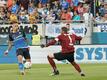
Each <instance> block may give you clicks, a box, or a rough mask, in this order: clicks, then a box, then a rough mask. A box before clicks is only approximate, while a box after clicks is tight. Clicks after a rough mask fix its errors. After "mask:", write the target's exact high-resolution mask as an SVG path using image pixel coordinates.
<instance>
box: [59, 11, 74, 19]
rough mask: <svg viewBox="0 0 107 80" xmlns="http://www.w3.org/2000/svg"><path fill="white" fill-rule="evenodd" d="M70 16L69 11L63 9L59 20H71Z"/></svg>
mask: <svg viewBox="0 0 107 80" xmlns="http://www.w3.org/2000/svg"><path fill="white" fill-rule="evenodd" d="M71 19H72V17H71V15H70V13H69V12H68V11H67V10H66V9H65V10H64V11H63V12H62V15H61V20H71Z"/></svg>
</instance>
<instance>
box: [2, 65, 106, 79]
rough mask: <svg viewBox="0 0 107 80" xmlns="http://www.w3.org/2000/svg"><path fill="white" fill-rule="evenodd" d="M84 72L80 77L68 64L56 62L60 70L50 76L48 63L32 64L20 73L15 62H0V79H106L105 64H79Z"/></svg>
mask: <svg viewBox="0 0 107 80" xmlns="http://www.w3.org/2000/svg"><path fill="white" fill-rule="evenodd" d="M80 66H81V68H82V69H83V71H84V72H85V74H86V77H81V76H80V74H78V72H77V71H75V69H74V68H73V67H72V66H71V65H70V64H57V67H58V69H59V71H60V75H58V76H50V73H51V68H50V65H49V64H33V65H32V68H31V69H29V70H26V74H25V75H24V76H22V75H20V73H19V71H18V66H17V64H1V65H0V80H107V64H80Z"/></svg>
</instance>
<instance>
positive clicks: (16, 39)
mask: <svg viewBox="0 0 107 80" xmlns="http://www.w3.org/2000/svg"><path fill="white" fill-rule="evenodd" d="M9 41H13V44H14V46H15V48H16V49H19V48H27V47H28V44H27V42H26V36H25V33H24V32H21V31H18V32H16V33H10V34H9Z"/></svg>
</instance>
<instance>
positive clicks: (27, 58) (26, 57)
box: [23, 48, 32, 68]
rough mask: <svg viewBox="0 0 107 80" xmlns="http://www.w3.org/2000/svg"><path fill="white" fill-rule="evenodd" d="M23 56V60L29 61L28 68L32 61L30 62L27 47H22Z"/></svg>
mask: <svg viewBox="0 0 107 80" xmlns="http://www.w3.org/2000/svg"><path fill="white" fill-rule="evenodd" d="M23 56H24V58H25V62H30V67H29V68H31V65H32V63H31V56H30V53H29V49H28V48H24V49H23Z"/></svg>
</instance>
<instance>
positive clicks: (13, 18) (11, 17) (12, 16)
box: [9, 13, 18, 22]
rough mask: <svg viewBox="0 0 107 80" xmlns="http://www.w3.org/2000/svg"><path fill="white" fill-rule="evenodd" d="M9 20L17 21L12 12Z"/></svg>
mask: <svg viewBox="0 0 107 80" xmlns="http://www.w3.org/2000/svg"><path fill="white" fill-rule="evenodd" d="M9 21H10V22H12V21H18V19H17V16H16V15H15V14H14V13H11V14H10V18H9Z"/></svg>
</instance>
